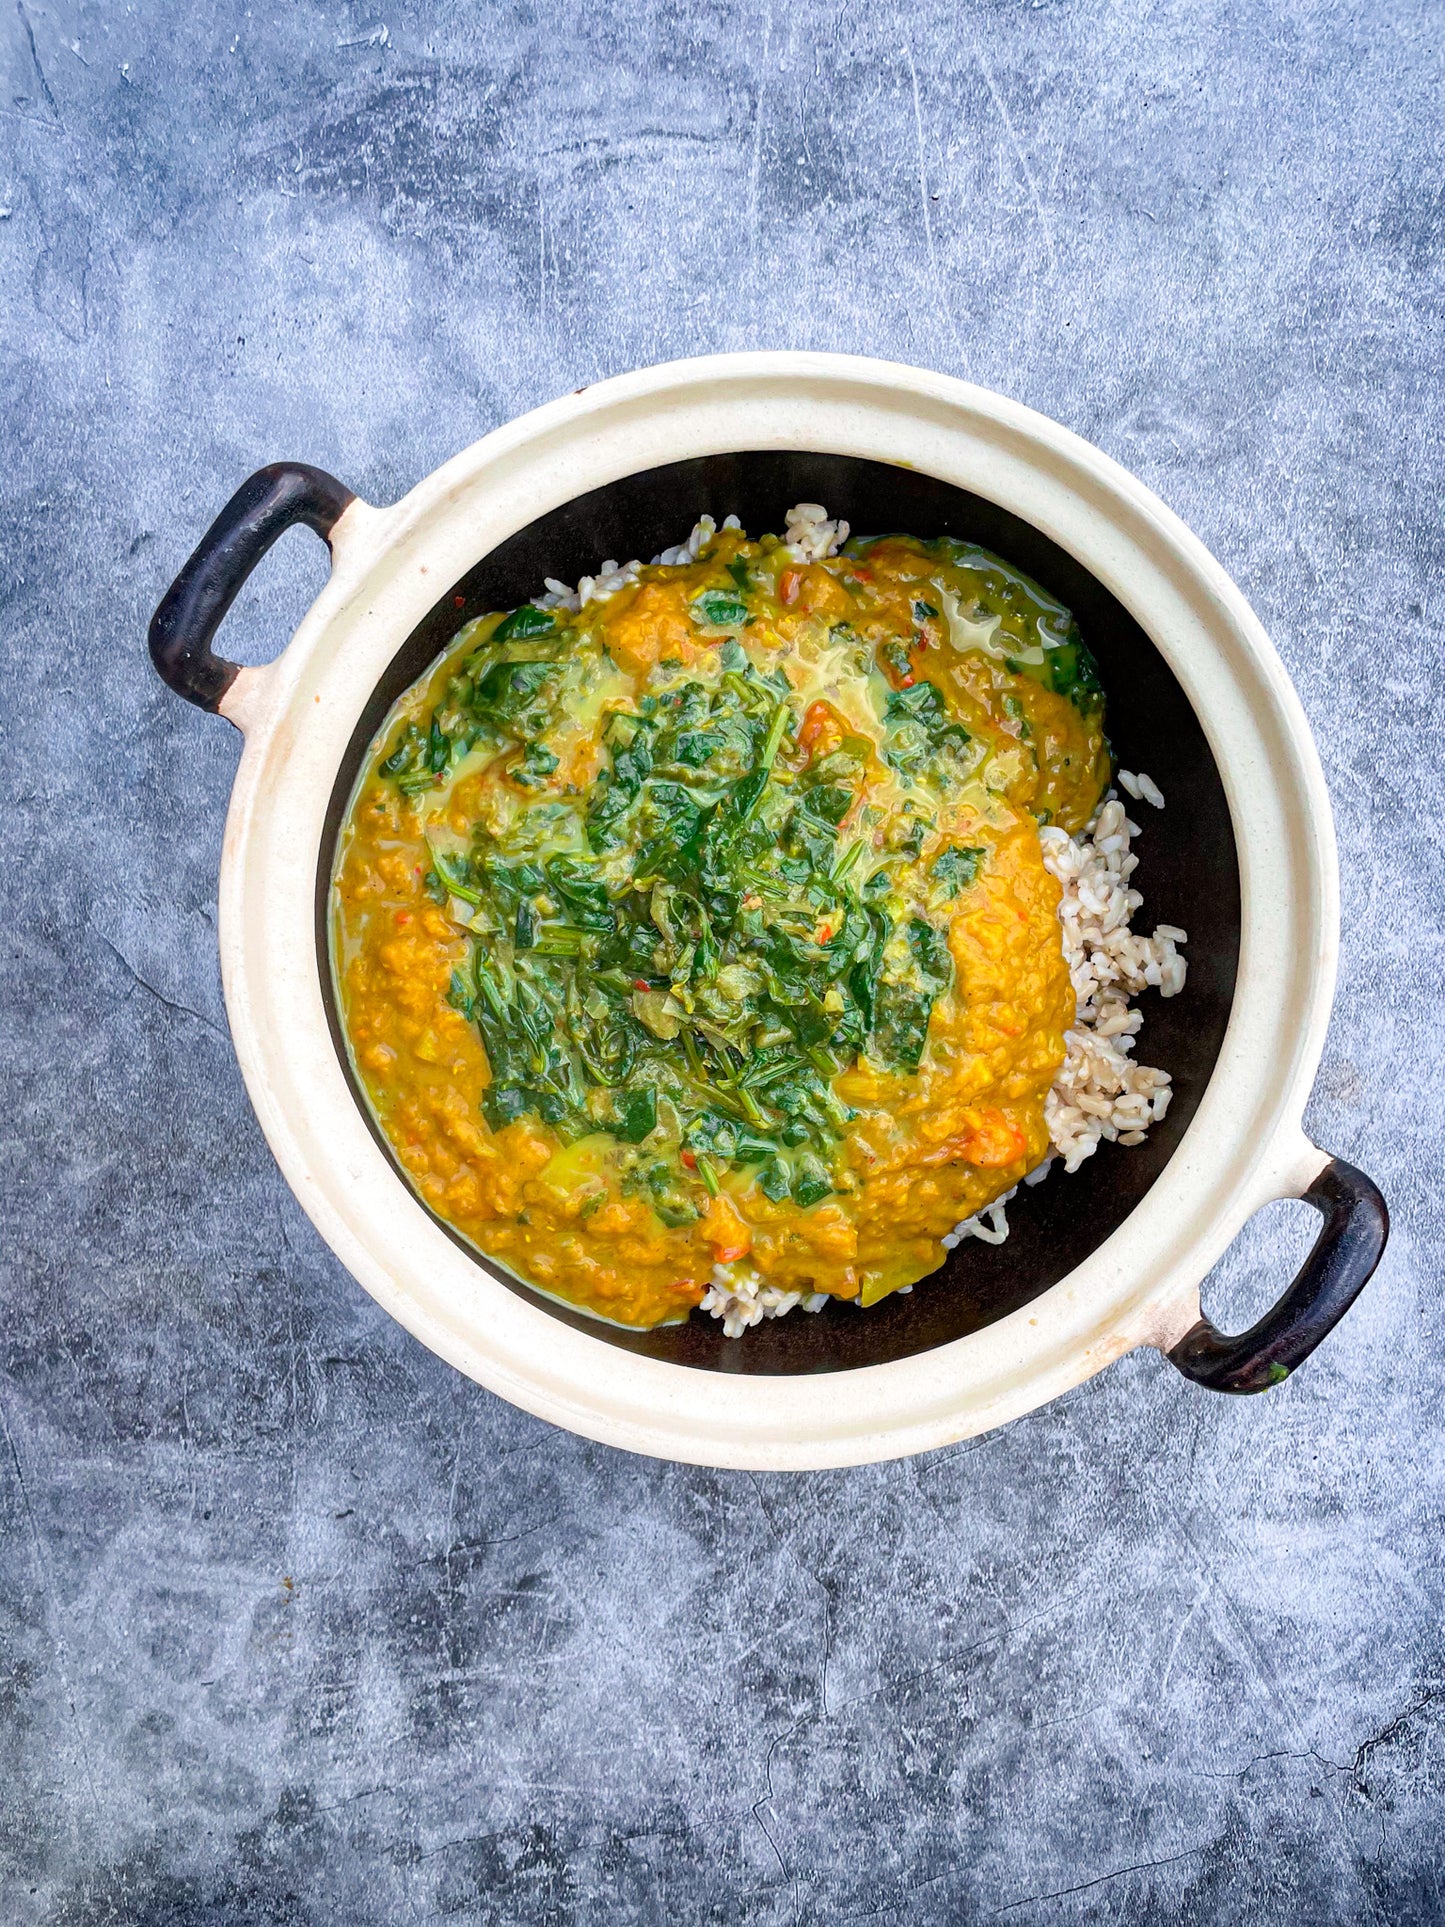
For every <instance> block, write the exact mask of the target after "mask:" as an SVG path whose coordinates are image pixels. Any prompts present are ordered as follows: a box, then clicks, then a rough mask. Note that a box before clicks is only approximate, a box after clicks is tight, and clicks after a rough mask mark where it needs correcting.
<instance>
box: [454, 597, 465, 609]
mask: <svg viewBox="0 0 1445 1927" xmlns="http://www.w3.org/2000/svg"><path fill="white" fill-rule="evenodd" d="M452 602H453V604H454V605H455V607H457V608H458V609H465V608H466V606H467V599H466V597H465V596H464V595H454V596H453V597H452Z"/></svg>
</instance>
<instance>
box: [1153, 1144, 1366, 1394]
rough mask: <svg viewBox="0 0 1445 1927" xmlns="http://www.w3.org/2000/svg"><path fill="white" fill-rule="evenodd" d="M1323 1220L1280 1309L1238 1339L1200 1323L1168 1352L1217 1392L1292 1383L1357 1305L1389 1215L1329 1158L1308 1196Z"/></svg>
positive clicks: (1354, 1174)
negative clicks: (1297, 1370) (1293, 1376)
mask: <svg viewBox="0 0 1445 1927" xmlns="http://www.w3.org/2000/svg"><path fill="white" fill-rule="evenodd" d="M1303 1195H1304V1199H1305V1202H1306V1203H1307V1204H1312V1205H1313V1206H1314V1208H1315V1209H1316V1211H1318V1212H1319V1214H1320V1216H1321V1217H1322V1218H1323V1219H1324V1225H1323V1226H1322V1228H1321V1230H1320V1235H1319V1237H1318V1238H1316V1240H1315V1244H1314V1249H1313V1250H1312V1251H1311V1252H1310V1255H1309V1256H1308V1258H1306V1259H1305V1261H1304V1264H1303V1265H1302V1266H1301V1268H1300V1272H1299V1276H1298V1277H1297V1278H1296V1279H1295V1281H1294V1283H1293V1284H1292V1285H1291V1286H1290V1288H1289V1290H1288V1291H1287V1292H1286V1293H1285V1294H1284V1296H1283V1298H1281V1299H1280V1301H1279V1303H1278V1304H1277V1305H1275V1306H1273V1307H1272V1308H1271V1309H1270V1310H1269V1311H1267V1312H1266V1313H1265V1315H1264V1317H1263V1318H1261V1319H1260V1321H1259V1323H1258V1324H1257V1325H1252V1326H1251V1327H1250V1328H1249V1330H1248V1331H1247V1332H1241V1333H1240V1335H1239V1337H1238V1338H1227V1337H1226V1336H1225V1335H1224V1333H1223V1332H1221V1331H1219V1330H1218V1329H1217V1328H1216V1327H1215V1326H1214V1325H1213V1324H1211V1323H1210V1321H1209V1319H1207V1318H1201V1319H1200V1320H1199V1323H1198V1324H1197V1325H1193V1326H1191V1327H1190V1329H1189V1330H1188V1331H1187V1332H1186V1333H1185V1334H1184V1336H1183V1337H1182V1338H1181V1339H1180V1340H1179V1343H1178V1344H1177V1345H1175V1346H1174V1347H1173V1348H1172V1350H1171V1351H1170V1352H1169V1353H1168V1357H1169V1358H1170V1359H1172V1360H1173V1362H1174V1363H1175V1364H1176V1365H1177V1366H1178V1367H1179V1369H1180V1371H1181V1372H1183V1374H1184V1376H1185V1377H1186V1378H1192V1379H1194V1380H1195V1382H1196V1383H1197V1384H1200V1385H1207V1386H1208V1387H1209V1389H1210V1391H1212V1392H1267V1391H1268V1390H1269V1388H1270V1386H1271V1385H1278V1384H1279V1383H1280V1382H1281V1381H1282V1380H1284V1379H1286V1378H1288V1377H1289V1375H1290V1373H1291V1372H1292V1371H1293V1370H1294V1368H1295V1367H1296V1365H1299V1364H1302V1363H1303V1362H1304V1360H1305V1359H1307V1358H1308V1357H1309V1355H1310V1353H1311V1352H1312V1351H1313V1350H1314V1348H1315V1346H1316V1345H1318V1344H1319V1342H1320V1340H1321V1339H1323V1338H1327V1337H1328V1336H1329V1334H1330V1333H1331V1332H1332V1331H1333V1330H1334V1328H1335V1326H1336V1325H1337V1324H1338V1323H1339V1322H1340V1320H1341V1319H1342V1318H1343V1317H1344V1315H1345V1313H1346V1312H1347V1311H1348V1310H1349V1309H1350V1306H1351V1305H1353V1304H1354V1302H1355V1300H1356V1299H1357V1298H1358V1297H1359V1295H1360V1293H1361V1292H1362V1291H1363V1290H1364V1288H1365V1286H1366V1284H1367V1283H1368V1282H1369V1279H1370V1274H1371V1273H1372V1272H1373V1271H1374V1269H1375V1266H1376V1265H1377V1264H1378V1263H1379V1262H1380V1254H1381V1252H1383V1250H1384V1249H1385V1240H1386V1239H1387V1238H1388V1237H1389V1235H1390V1214H1389V1212H1388V1211H1387V1210H1386V1208H1385V1200H1384V1199H1383V1198H1382V1197H1381V1195H1380V1193H1379V1190H1378V1188H1377V1187H1376V1186H1375V1185H1374V1184H1373V1183H1372V1182H1371V1181H1370V1179H1369V1178H1367V1177H1366V1176H1365V1174H1364V1172H1363V1171H1357V1170H1356V1169H1355V1167H1354V1165H1353V1164H1346V1163H1345V1161H1344V1159H1343V1158H1331V1159H1330V1161H1329V1163H1328V1164H1327V1165H1326V1166H1325V1168H1324V1169H1323V1170H1322V1171H1321V1172H1320V1174H1319V1176H1318V1177H1317V1178H1316V1179H1315V1180H1314V1182H1313V1183H1312V1184H1311V1185H1310V1187H1309V1189H1308V1190H1307V1191H1306V1192H1305V1193H1304V1194H1303Z"/></svg>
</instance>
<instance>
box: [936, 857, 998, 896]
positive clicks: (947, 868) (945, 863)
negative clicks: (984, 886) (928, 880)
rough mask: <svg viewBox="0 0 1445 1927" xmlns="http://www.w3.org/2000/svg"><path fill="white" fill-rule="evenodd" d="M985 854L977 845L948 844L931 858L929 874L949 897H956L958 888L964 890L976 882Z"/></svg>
mask: <svg viewBox="0 0 1445 1927" xmlns="http://www.w3.org/2000/svg"><path fill="white" fill-rule="evenodd" d="M986 854H987V852H986V851H984V850H982V849H979V848H977V847H970V848H967V849H964V848H961V847H959V846H958V845H956V844H950V845H949V847H948V848H947V849H945V850H940V851H939V853H938V855H937V856H936V857H935V858H934V859H933V862H932V864H931V865H930V866H929V875H930V876H931V877H932V878H933V881H934V882H935V883H938V884H941V885H942V886H943V888H944V889H945V890H947V892H948V894H949V895H950V896H951V897H956V896H957V895H958V893H959V891H960V890H966V889H967V888H968V887H969V885H970V884H971V883H975V882H977V880H978V873H979V871H980V869H981V868H982V867H983V859H984V857H985V855H986Z"/></svg>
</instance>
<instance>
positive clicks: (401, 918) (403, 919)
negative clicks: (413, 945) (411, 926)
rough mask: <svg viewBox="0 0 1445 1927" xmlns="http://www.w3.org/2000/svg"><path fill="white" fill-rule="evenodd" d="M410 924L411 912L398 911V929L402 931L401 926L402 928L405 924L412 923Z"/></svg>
mask: <svg viewBox="0 0 1445 1927" xmlns="http://www.w3.org/2000/svg"><path fill="white" fill-rule="evenodd" d="M410 922H411V912H410V910H398V911H397V913H396V923H397V928H398V929H400V928H401V926H402V925H403V924H404V923H410Z"/></svg>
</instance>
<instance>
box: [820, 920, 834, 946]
mask: <svg viewBox="0 0 1445 1927" xmlns="http://www.w3.org/2000/svg"><path fill="white" fill-rule="evenodd" d="M818 941H819V943H831V942H832V941H833V926H832V924H831V923H820V924H819V925H818Z"/></svg>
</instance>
